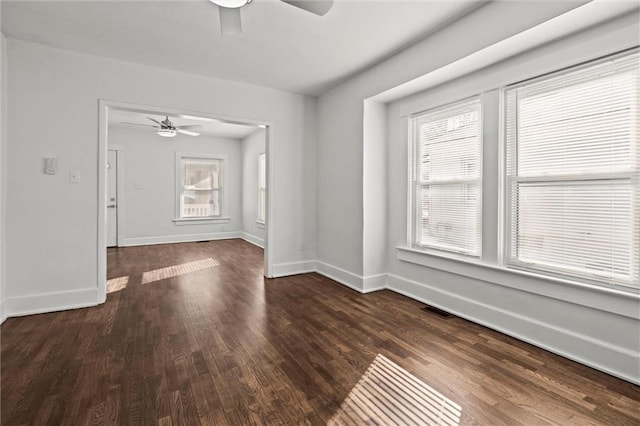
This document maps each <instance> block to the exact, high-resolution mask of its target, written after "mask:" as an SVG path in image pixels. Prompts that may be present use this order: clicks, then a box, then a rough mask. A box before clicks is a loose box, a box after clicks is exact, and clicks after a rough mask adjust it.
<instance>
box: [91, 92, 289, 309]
mask: <svg viewBox="0 0 640 426" xmlns="http://www.w3.org/2000/svg"><path fill="white" fill-rule="evenodd" d="M109 108H115V109H119V110H126V111H133V112H157V113H159V114H170V115H176V114H182V115H192V116H198V117H207V118H212V119H216V120H219V121H224V122H227V123H235V124H244V125H254V126H257V127H260V128H263V129H265V152H266V153H267V217H266V226H267V230H266V231H267V232H266V237H265V239H266V241H265V250H264V266H265V276H267V277H270V276H272V271H273V265H272V263H271V258H270V257H269V253H273V249H274V247H273V238H269V236H270V235H271V236H273V235H275V231H274V223H273V222H274V221H273V220H272V219H273V217H274V214H273V203H271V199H272V197H271V195H272V194H273V193H275V189H276V188H275V178H274V176H273V175H274V174H273V173H272V170H273V164H274V161H275V155H274V154H273V152H272V150H271V148H270V145H271V139H272V137H273V132H274V128H273V124H272V123H271V122H269V121H267V120H260V119H254V118H250V117H237V116H229V115H222V114H212V113H204V112H200V111H189V110H185V109H176V108H171V107H159V106H152V105H142V104H134V103H128V102H119V101H114V100H107V99H98V188H97V196H98V224H97V229H96V232H97V245H96V256H97V262H96V264H97V277H96V280H97V282H96V285H97V289H98V291H97V301H98V303H104V302H105V301H106V299H107V256H105V253H106V249H107V246H106V227H105V217H106V211H105V210H106V190H107V188H106V173H107V172H106V156H107V142H108V129H109V122H108V110H109Z"/></svg>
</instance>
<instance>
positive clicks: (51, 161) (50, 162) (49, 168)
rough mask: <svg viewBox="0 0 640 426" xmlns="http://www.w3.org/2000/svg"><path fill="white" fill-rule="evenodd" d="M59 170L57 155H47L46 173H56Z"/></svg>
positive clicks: (45, 160) (45, 162)
mask: <svg viewBox="0 0 640 426" xmlns="http://www.w3.org/2000/svg"><path fill="white" fill-rule="evenodd" d="M57 171H58V160H57V159H56V158H55V157H45V159H44V173H45V174H47V175H55V174H56V173H57Z"/></svg>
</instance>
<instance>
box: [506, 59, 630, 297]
mask: <svg viewBox="0 0 640 426" xmlns="http://www.w3.org/2000/svg"><path fill="white" fill-rule="evenodd" d="M639 59H640V58H639V55H638V53H637V52H636V53H633V54H627V55H626V56H623V57H617V58H615V59H610V60H607V61H601V62H598V63H594V64H591V65H590V66H587V67H581V68H579V69H573V70H569V71H565V72H563V73H558V74H554V75H552V76H547V77H543V78H540V79H537V80H533V81H530V82H526V83H524V84H520V85H516V86H513V87H509V88H508V89H507V90H506V91H505V96H506V148H507V158H506V160H507V169H506V170H507V196H506V198H507V210H508V212H507V213H508V214H507V221H506V222H507V263H508V264H510V265H511V266H516V267H520V268H524V269H531V270H535V271H542V272H547V273H551V274H558V275H561V276H569V277H573V278H576V277H577V278H579V279H586V280H589V281H597V282H604V283H608V284H612V285H624V286H632V287H638V286H639V284H638V276H639V270H638V268H639V263H640V260H639V259H640V252H639V248H640V237H639V235H640V192H639V187H640V186H639V183H638V177H639V176H638V175H639V173H638V170H639V164H640V161H639V160H640V146H639V143H638V137H639V136H640V127H639V119H638V113H639V110H638V104H639V99H640V85H639V82H638V80H639V73H638V61H639Z"/></svg>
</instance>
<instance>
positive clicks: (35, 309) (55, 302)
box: [3, 288, 98, 321]
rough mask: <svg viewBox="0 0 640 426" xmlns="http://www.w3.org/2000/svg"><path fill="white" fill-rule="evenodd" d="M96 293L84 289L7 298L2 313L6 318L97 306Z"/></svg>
mask: <svg viewBox="0 0 640 426" xmlns="http://www.w3.org/2000/svg"><path fill="white" fill-rule="evenodd" d="M97 291H98V290H97V288H86V289H82V290H70V291H61V292H56V293H43V294H36V295H32V296H20V297H9V298H7V299H5V301H4V309H3V313H4V316H5V318H7V317H17V316H23V315H33V314H41V313H45V312H56V311H66V310H69V309H78V308H87V307H90V306H96V305H97V304H98V302H97V301H96V300H97ZM3 321H4V320H3Z"/></svg>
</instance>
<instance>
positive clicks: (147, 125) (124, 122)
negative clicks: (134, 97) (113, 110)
mask: <svg viewBox="0 0 640 426" xmlns="http://www.w3.org/2000/svg"><path fill="white" fill-rule="evenodd" d="M122 124H131V125H132V126H144V127H155V128H157V127H158V126H153V125H151V124H140V123H129V122H127V121H123V122H122Z"/></svg>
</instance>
